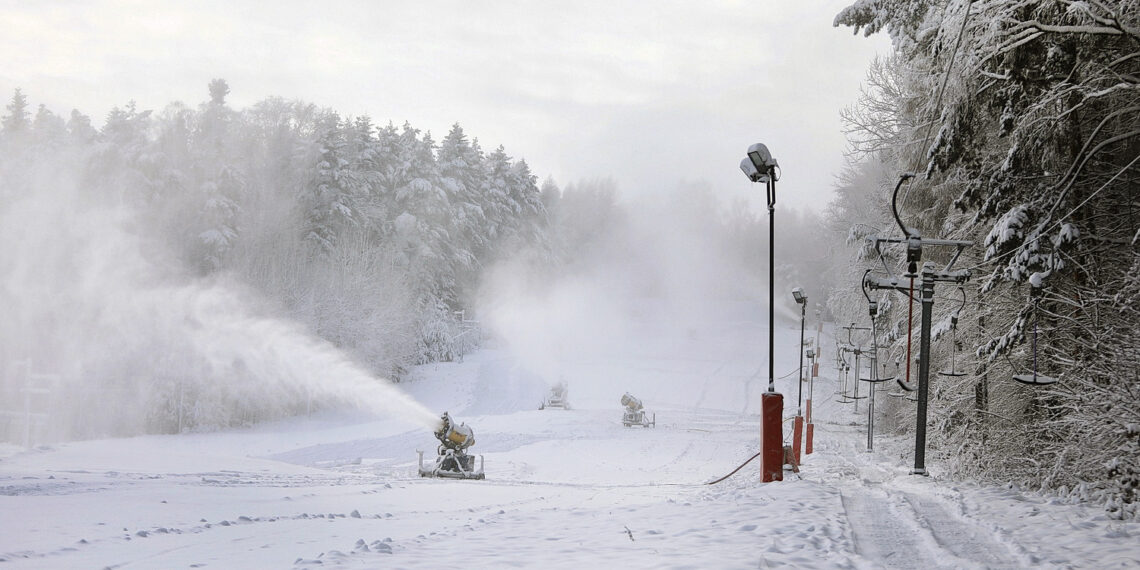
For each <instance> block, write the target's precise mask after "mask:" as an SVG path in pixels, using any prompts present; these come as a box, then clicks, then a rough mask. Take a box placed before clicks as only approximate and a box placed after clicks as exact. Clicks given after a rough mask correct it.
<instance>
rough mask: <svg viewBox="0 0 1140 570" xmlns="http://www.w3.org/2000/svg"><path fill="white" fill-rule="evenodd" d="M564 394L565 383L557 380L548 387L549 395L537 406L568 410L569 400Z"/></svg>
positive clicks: (539, 407)
mask: <svg viewBox="0 0 1140 570" xmlns="http://www.w3.org/2000/svg"><path fill="white" fill-rule="evenodd" d="M566 395H567V389H566V383H565V382H559V383H557V384H555V385H554V387H552V388H551V389H550V396H547V398H546V400H545V401H543V402H542V404H540V405H539V406H538V409H540V410H545V409H547V408H562V409H563V410H569V409H570V400H568V399H567V397H566Z"/></svg>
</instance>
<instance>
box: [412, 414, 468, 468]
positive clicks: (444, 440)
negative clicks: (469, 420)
mask: <svg viewBox="0 0 1140 570" xmlns="http://www.w3.org/2000/svg"><path fill="white" fill-rule="evenodd" d="M433 435H435V438H436V439H438V440H439V448H438V450H437V451H438V456H437V457H436V458H435V465H434V466H431V467H424V452H423V451H418V450H417V451H416V453H417V454H419V457H420V460H419V471H420V477H443V478H447V479H482V478H483V477H484V476H483V456H482V455H480V456H479V468H478V469H476V468H475V456H474V455H468V454H467V448H469V447H471V446H472V445H475V431H474V430H472V429H471V428H470V427H468V426H467V424H458V425H457V424H456V423H455V421H454V420H452V419H451V414H449V413H447V412H444V413H443V415H442V416H440V424H439V427H438V428H436V430H435V431H434V432H433Z"/></svg>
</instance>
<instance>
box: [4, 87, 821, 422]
mask: <svg viewBox="0 0 1140 570" xmlns="http://www.w3.org/2000/svg"><path fill="white" fill-rule="evenodd" d="M208 88H209V90H208V96H209V98H208V100H206V101H204V102H202V103H201V104H199V105H196V106H190V105H186V104H183V103H172V104H169V105H168V106H166V107H165V108H164V109H162V110H161V111H158V112H152V111H150V110H143V109H139V108H137V107H136V105H135V104H134V103H129V104H127V105H125V106H123V107H117V108H115V109H113V110H112V111H111V112H110V113H109V115H108V116H107V117H106V118H105V120H104V122H103V124H102V125H101V126H99V127H98V128H97V127H96V126H94V125H93V121H92V119H90V118H89V117H87V116H85V115H83V114H82V113H80V112H79V111H72V112H71V114H70V116H69V117H67V118H64V117H60V116H58V115H56V114H55V113H53V112H52V111H50V110H49V109H47V108H45V107H44V106H43V105H39V106H38V108H37V107H36V106H35V105H34V104H33V103H30V102H29V96H28V95H27V94H25V93H23V92H22V91H20V90H16V92H15V93H14V94H13V96H12V98H11V99H10V101H9V103H8V105H7V112H6V113H5V114H4V115H3V127H2V130H0V146H2V152H0V180H2V183H0V219H2V227H3V228H4V234H5V242H6V243H5V247H4V248H3V251H2V252H0V256H2V258H0V261H2V262H0V276H3V278H4V283H5V287H4V289H3V290H2V294H3V295H4V298H5V303H4V304H5V306H6V307H9V308H10V309H9V313H8V316H7V317H6V318H5V319H4V321H3V324H0V361H3V362H4V363H5V364H4V367H5V368H4V371H5V373H4V374H3V378H4V382H3V385H2V389H3V396H4V400H5V401H6V402H10V403H11V404H12V405H10V406H9V407H10V408H13V409H15V408H17V407H20V408H21V410H22V406H16V403H18V402H22V401H23V399H24V393H23V392H22V390H24V388H26V386H25V382H27V381H28V380H27V379H28V378H32V377H35V378H38V380H36V381H35V383H36V384H44V385H45V386H47V387H46V388H43V389H44V390H46V391H45V392H44V393H42V394H38V395H35V396H34V398H33V399H34V401H33V402H31V403H29V406H30V408H29V409H32V410H33V411H48V410H50V411H51V412H53V413H54V414H55V419H53V420H52V421H51V422H48V424H49V425H46V426H45V427H43V429H45V430H48V431H49V432H50V433H44V434H42V435H44V436H46V437H49V438H72V437H93V436H105V435H127V434H137V433H170V432H175V433H177V432H184V431H187V430H199V429H216V428H219V427H224V426H236V425H248V424H250V423H256V422H259V421H263V420H267V419H272V418H277V417H283V416H289V415H293V414H297V413H307V412H311V411H312V410H314V409H318V408H321V407H324V406H326V405H335V404H337V403H338V402H345V401H348V402H350V403H352V402H353V401H354V400H358V399H359V398H358V397H356V396H358V395H357V394H356V393H355V392H353V390H348V391H347V392H346V391H344V386H340V385H337V382H334V381H333V380H330V379H329V374H328V369H329V367H330V366H331V367H334V368H338V369H343V371H344V374H343V375H342V376H341V377H340V380H341V381H344V382H347V383H348V384H350V385H353V386H357V387H358V388H359V387H360V386H361V385H362V384H368V383H369V382H370V380H368V379H369V378H373V377H380V378H388V379H391V380H393V381H396V382H399V381H400V380H401V379H403V377H404V376H405V375H406V374H407V371H408V370H409V369H410V368H411V367H412V366H415V365H419V364H424V363H429V362H438V361H451V360H456V359H460V358H462V356H463V355H464V354H466V353H468V352H470V351H471V350H472V349H474V348H476V347H477V346H479V345H480V343H481V342H484V341H487V342H492V343H493V342H494V339H483V338H482V337H483V335H484V334H485V333H484V332H483V328H484V327H481V326H480V323H479V321H480V319H481V318H483V316H484V315H483V314H482V313H484V312H485V311H484V310H483V309H484V308H485V307H494V306H495V305H496V303H499V302H500V301H501V300H502V299H503V298H504V296H506V297H515V298H517V297H518V296H519V295H547V296H548V300H549V298H556V297H550V296H551V295H556V294H557V291H558V290H557V288H556V286H555V285H554V283H555V282H556V281H558V280H563V281H565V280H570V281H572V280H573V279H575V278H590V279H595V278H597V279H600V278H602V277H604V279H603V280H602V281H600V282H604V283H606V287H607V288H608V289H607V291H606V293H607V295H608V296H609V297H611V298H626V297H629V296H631V295H632V294H633V292H635V291H636V292H637V293H636V294H637V295H639V296H645V297H648V298H656V299H659V300H664V302H665V303H666V304H667V305H669V306H670V307H671V309H668V310H670V311H674V312H677V313H678V317H677V318H693V317H695V316H696V315H697V314H698V313H699V311H701V310H702V309H703V308H704V306H703V305H702V301H701V299H702V298H708V297H709V295H708V288H709V287H715V288H716V292H717V294H718V295H730V296H731V295H733V294H735V295H752V296H755V295H757V294H758V292H759V290H760V288H759V284H760V283H761V282H762V280H761V279H760V278H759V275H758V272H759V271H760V270H761V269H760V268H763V267H766V265H767V264H766V248H764V247H762V241H763V240H764V239H765V235H766V234H765V233H764V232H765V227H766V226H765V224H764V222H763V220H762V219H760V218H758V217H757V216H756V215H754V214H753V213H752V212H751V210H750V209H749V208H748V207H747V206H746V205H743V204H737V205H735V206H734V207H731V208H729V207H725V205H724V204H723V203H722V201H721V200H719V199H718V198H717V196H716V195H715V193H714V191H713V190H712V189H711V188H709V187H707V186H705V185H700V184H688V185H680V186H678V187H677V188H675V189H673V190H668V191H664V192H663V194H664V195H667V199H663V200H662V199H657V200H641V201H635V202H632V203H631V202H628V201H625V202H623V201H621V200H619V197H618V189H617V188H616V187H615V185H614V183H613V182H612V181H609V180H606V179H598V180H583V181H581V182H577V183H573V184H569V185H567V186H566V187H565V188H559V187H558V185H557V184H556V183H555V182H554V181H553V180H549V179H548V180H547V181H546V182H544V183H543V184H542V185H541V187H540V186H539V184H538V183H537V177H536V175H535V174H534V173H533V172H532V171H531V169H530V167H529V166H528V164H527V162H526V161H525V160H523V159H521V158H520V159H515V158H512V157H511V156H510V155H508V153H507V151H506V149H505V148H504V147H502V146H499V147H498V148H496V149H495V150H493V151H490V152H487V151H485V150H484V149H482V148H481V146H480V145H479V142H478V140H477V139H475V138H474V137H470V136H469V135H468V134H467V133H465V132H464V131H463V129H462V128H461V127H460V126H459V125H458V124H456V125H454V126H453V127H452V128H451V130H450V132H448V133H447V135H446V136H445V137H443V138H442V139H441V140H439V141H438V142H437V141H436V140H435V139H434V138H433V137H432V135H431V134H430V133H426V132H421V131H420V130H418V129H416V128H415V127H414V126H412V125H410V124H404V125H403V126H402V127H399V128H397V127H395V126H393V125H392V124H388V125H386V126H377V125H374V124H373V123H372V121H371V120H370V119H369V118H368V117H342V116H340V115H339V114H338V113H337V112H336V111H334V110H332V109H327V108H321V107H318V106H317V105H315V104H311V103H305V102H300V101H287V100H283V99H281V98H277V97H270V98H267V99H264V100H263V101H261V102H259V103H257V104H255V105H253V106H251V107H249V108H246V109H233V108H231V107H230V106H229V105H228V104H227V102H226V97H227V95H228V93H229V89H230V88H229V85H228V84H227V82H226V81H225V80H222V79H217V80H214V81H212V82H211V83H210V84H209V85H208ZM203 95H206V90H203ZM787 218H788V219H787V220H786V221H785V222H784V224H785V225H784V228H783V231H782V232H781V241H783V240H787V243H786V247H788V248H789V250H790V251H791V250H796V251H799V252H800V253H799V254H798V255H797V256H796V257H797V258H798V259H799V260H800V263H798V264H795V265H793V264H788V263H784V262H782V265H781V269H780V273H781V285H784V284H786V283H791V282H793V281H797V282H798V276H799V275H805V274H810V273H822V269H821V268H822V265H819V264H822V263H823V261H824V256H823V254H822V253H820V252H822V251H823V247H822V246H821V244H822V243H823V242H822V241H821V240H820V239H819V238H816V237H813V236H814V235H815V232H814V231H813V230H812V228H814V227H816V226H818V224H819V221H818V219H817V217H816V216H814V215H812V214H802V215H796V216H788V217H787ZM665 252H668V253H667V254H666V253H665ZM813 252H814V253H813ZM807 259H814V260H815V262H816V263H817V266H816V267H815V268H812V267H811V265H810V263H806V262H804V260H807ZM724 284H729V285H727V287H728V288H729V289H735V292H733V291H727V290H725V288H726V285H724ZM788 286H789V287H790V286H791V285H788ZM601 302H603V303H606V302H608V301H601ZM612 308H613V307H612V306H610V305H607V306H605V307H602V306H600V305H599V306H595V307H593V308H592V310H593V312H601V311H602V309H612ZM619 310H624V309H619ZM654 310H664V309H654ZM681 313H687V314H688V317H685V316H684V315H681ZM311 338H316V339H320V341H321V342H322V343H323V344H320V343H316V344H314V343H313V342H310V340H311ZM270 339H274V340H270ZM283 356H289V357H290V358H291V359H292V360H291V361H290V362H288V363H280V362H278V361H279V360H280V359H281V358H282V357H283ZM108 405H110V407H113V408H117V409H119V410H120V413H118V414H107V413H106V409H107V408H108ZM60 417H64V418H69V421H68V422H64V423H61V422H60V421H59V418H60ZM9 419H11V418H9ZM17 419H18V418H17ZM0 425H2V426H4V428H5V435H6V436H7V437H8V438H9V439H10V440H12V441H18V440H21V439H22V435H23V429H24V428H23V427H21V426H22V423H21V422H20V421H16V420H12V421H6V422H0ZM37 429H39V428H37Z"/></svg>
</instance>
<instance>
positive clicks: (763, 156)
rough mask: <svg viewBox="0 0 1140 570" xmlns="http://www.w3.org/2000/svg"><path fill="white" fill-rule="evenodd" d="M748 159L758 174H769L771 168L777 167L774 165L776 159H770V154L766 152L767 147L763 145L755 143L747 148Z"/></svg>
mask: <svg viewBox="0 0 1140 570" xmlns="http://www.w3.org/2000/svg"><path fill="white" fill-rule="evenodd" d="M748 159H749V160H751V161H752V165H753V166H755V167H756V170H758V171H760V172H770V171H771V170H772V169H773V168H775V167H777V166H779V164H776V159H774V158H772V153H770V152H768V147H767V146H764V143H756V144H754V145H752V146H750V147H748Z"/></svg>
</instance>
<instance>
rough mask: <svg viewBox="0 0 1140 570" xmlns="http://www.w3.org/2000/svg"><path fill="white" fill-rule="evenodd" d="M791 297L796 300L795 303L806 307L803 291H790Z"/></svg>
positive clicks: (800, 289) (805, 297)
mask: <svg viewBox="0 0 1140 570" xmlns="http://www.w3.org/2000/svg"><path fill="white" fill-rule="evenodd" d="M792 297H794V298H795V299H796V303H798V304H800V305H803V306H804V307H805V308H806V307H807V295H804V290H803V289H802V288H800V287H796V288H795V289H792Z"/></svg>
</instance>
